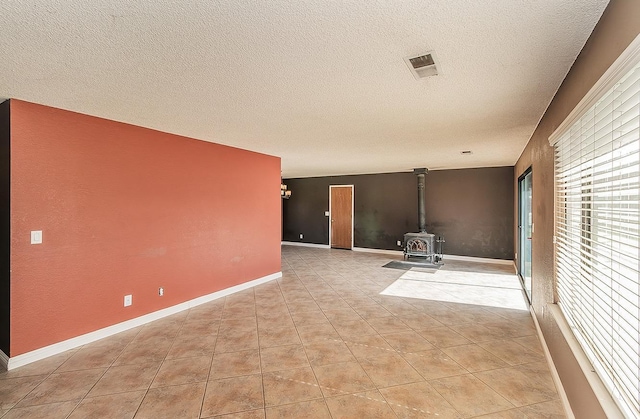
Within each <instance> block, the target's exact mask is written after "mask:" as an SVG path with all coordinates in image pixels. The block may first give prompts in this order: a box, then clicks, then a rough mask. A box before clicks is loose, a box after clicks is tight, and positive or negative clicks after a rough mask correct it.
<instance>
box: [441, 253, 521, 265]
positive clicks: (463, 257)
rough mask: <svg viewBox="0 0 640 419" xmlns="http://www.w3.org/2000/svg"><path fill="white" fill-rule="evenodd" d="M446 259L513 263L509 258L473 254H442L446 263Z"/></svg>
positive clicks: (500, 263)
mask: <svg viewBox="0 0 640 419" xmlns="http://www.w3.org/2000/svg"><path fill="white" fill-rule="evenodd" d="M447 259H451V260H460V261H463V262H480V263H494V264H496V265H509V266H511V265H513V261H512V260H509V259H492V258H480V257H475V256H458V255H442V260H443V261H444V262H445V263H446V262H447Z"/></svg>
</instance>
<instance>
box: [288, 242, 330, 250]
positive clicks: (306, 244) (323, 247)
mask: <svg viewBox="0 0 640 419" xmlns="http://www.w3.org/2000/svg"><path fill="white" fill-rule="evenodd" d="M282 244H283V245H285V246H300V247H315V248H317V249H330V248H331V246H329V245H328V244H316V243H302V242H282Z"/></svg>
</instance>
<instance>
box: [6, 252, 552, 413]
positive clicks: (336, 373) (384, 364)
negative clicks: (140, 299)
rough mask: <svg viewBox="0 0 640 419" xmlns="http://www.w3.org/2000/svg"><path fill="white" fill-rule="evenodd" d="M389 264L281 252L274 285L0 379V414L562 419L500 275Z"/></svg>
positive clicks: (344, 255)
mask: <svg viewBox="0 0 640 419" xmlns="http://www.w3.org/2000/svg"><path fill="white" fill-rule="evenodd" d="M389 259H390V257H389V256H385V255H375V254H365V253H357V252H351V251H341V250H324V249H311V248H303V247H289V246H284V247H283V250H282V272H283V277H282V279H279V280H278V281H272V282H270V283H267V284H264V285H261V286H258V287H256V288H253V289H250V290H246V291H243V292H241V293H237V294H234V295H232V296H229V297H226V298H224V299H220V300H216V301H214V302H211V303H208V304H205V305H201V306H198V307H196V308H193V309H191V310H189V311H186V312H182V313H179V314H177V315H174V316H171V317H167V318H164V319H161V320H158V321H156V322H153V323H150V324H147V325H145V326H143V327H139V328H137V329H133V330H129V331H126V332H123V333H120V334H118V335H115V336H112V337H109V338H106V339H103V340H101V341H98V342H94V343H92V344H89V345H86V346H83V347H81V348H79V349H76V350H72V351H68V352H66V353H63V354H60V355H57V356H54V357H51V358H48V359H45V360H42V361H39V362H36V363H33V364H30V365H27V366H24V367H21V368H17V369H15V370H12V371H9V372H2V373H0V417H2V418H3V419H13V418H30V419H37V418H47V419H55V418H73V419H76V418H101V417H104V418H132V417H136V418H154V419H159V418H172V419H173V418H198V417H200V418H209V417H221V418H265V417H266V418H302V417H304V418H429V417H434V418H469V417H474V418H476V417H477V418H480V417H481V418H562V417H564V415H563V411H562V406H561V403H560V401H559V400H558V395H557V392H556V389H555V387H554V384H553V381H552V378H551V375H550V373H549V369H548V366H547V364H546V362H545V359H544V356H543V353H542V349H541V347H540V343H539V342H538V338H537V336H536V332H535V328H534V325H533V323H532V320H531V318H530V316H529V313H528V312H527V311H526V309H523V308H524V307H525V306H523V305H522V303H523V300H522V296H521V295H519V294H518V293H516V294H515V295H516V296H517V297H516V300H517V299H518V298H520V300H519V303H518V304H517V305H518V307H516V308H514V307H512V306H511V305H513V304H514V301H512V300H513V296H511V297H510V300H509V301H506V303H508V305H507V308H505V304H504V303H505V299H504V298H503V297H501V296H500V295H497V294H496V295H495V296H494V297H492V295H493V294H492V290H493V291H494V292H496V293H498V294H499V293H500V292H503V291H504V290H505V289H507V290H510V291H508V292H511V291H513V290H514V287H513V284H514V283H515V284H516V285H517V282H514V281H517V279H515V276H513V275H512V274H511V271H510V269H511V268H509V267H506V268H505V267H503V266H502V267H501V266H499V265H489V264H474V263H461V262H455V261H446V265H445V267H443V268H442V269H441V271H439V272H438V273H434V272H420V271H419V270H415V271H410V272H405V271H402V270H396V269H389V268H382V265H384V264H385V263H386V262H388V261H389ZM412 283H413V284H414V285H415V288H413V291H412V287H411V284H412ZM460 286H462V287H463V288H460ZM465 287H466V288H465ZM516 288H517V287H516ZM467 292H468V294H467ZM465 294H467V296H468V297H469V298H470V299H471V300H472V301H475V304H466V303H465V300H464V298H463V297H464V295H465ZM492 298H493V300H492Z"/></svg>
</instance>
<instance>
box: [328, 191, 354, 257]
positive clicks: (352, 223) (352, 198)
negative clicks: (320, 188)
mask: <svg viewBox="0 0 640 419" xmlns="http://www.w3.org/2000/svg"><path fill="white" fill-rule="evenodd" d="M346 187H349V188H351V249H350V250H353V236H354V231H353V229H354V222H355V220H354V208H353V206H354V202H355V196H356V194H355V188H354V187H353V185H329V219H328V221H327V222H328V223H329V249H332V247H331V188H346Z"/></svg>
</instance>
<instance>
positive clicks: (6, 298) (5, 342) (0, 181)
mask: <svg viewBox="0 0 640 419" xmlns="http://www.w3.org/2000/svg"><path fill="white" fill-rule="evenodd" d="M9 103H10V102H9V101H8V100H7V101H5V102H3V103H0V350H2V352H4V353H5V354H6V355H7V356H8V355H9V337H10V327H11V323H10V321H9V320H10V318H9V313H10V305H9V304H10V291H11V289H10V282H11V281H10V277H9V255H10V252H11V249H10V240H11V230H10V198H9V196H10V193H9V186H10V182H11V179H10V171H11V167H10V155H11V153H10V146H11V135H10V134H11V130H10V127H11V123H10V120H9V118H10V116H11V114H10V112H9Z"/></svg>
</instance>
